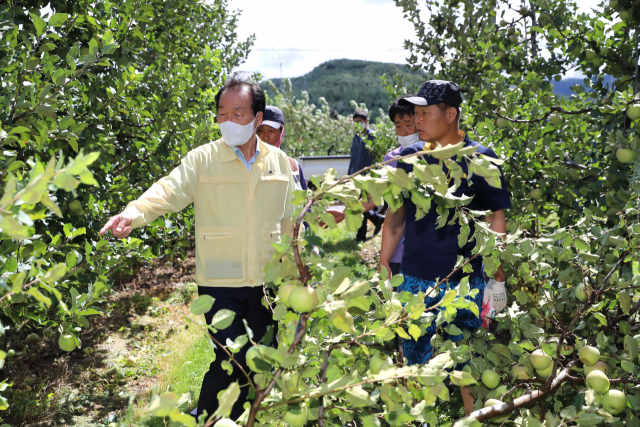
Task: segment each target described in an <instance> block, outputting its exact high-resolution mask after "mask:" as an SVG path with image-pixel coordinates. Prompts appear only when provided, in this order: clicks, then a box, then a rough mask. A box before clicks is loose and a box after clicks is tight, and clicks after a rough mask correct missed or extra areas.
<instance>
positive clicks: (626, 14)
mask: <svg viewBox="0 0 640 427" xmlns="http://www.w3.org/2000/svg"><path fill="white" fill-rule="evenodd" d="M620 19H622V20H623V21H631V20H632V19H633V12H631V11H630V10H623V11H621V12H620Z"/></svg>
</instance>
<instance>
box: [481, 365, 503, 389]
mask: <svg viewBox="0 0 640 427" xmlns="http://www.w3.org/2000/svg"><path fill="white" fill-rule="evenodd" d="M482 384H484V386H485V387H486V388H488V389H490V390H493V389H494V388H496V387H498V385H499V384H500V375H498V373H497V372H496V371H492V370H491V369H486V370H485V371H484V372H483V373H482Z"/></svg>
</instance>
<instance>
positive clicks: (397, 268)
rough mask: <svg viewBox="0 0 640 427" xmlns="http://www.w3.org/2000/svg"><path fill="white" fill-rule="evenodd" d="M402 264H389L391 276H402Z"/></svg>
mask: <svg viewBox="0 0 640 427" xmlns="http://www.w3.org/2000/svg"><path fill="white" fill-rule="evenodd" d="M400 264H401V263H399V262H390V263H389V268H391V274H392V275H394V276H395V275H396V274H400Z"/></svg>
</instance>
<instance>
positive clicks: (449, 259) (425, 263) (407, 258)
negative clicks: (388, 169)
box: [398, 135, 511, 282]
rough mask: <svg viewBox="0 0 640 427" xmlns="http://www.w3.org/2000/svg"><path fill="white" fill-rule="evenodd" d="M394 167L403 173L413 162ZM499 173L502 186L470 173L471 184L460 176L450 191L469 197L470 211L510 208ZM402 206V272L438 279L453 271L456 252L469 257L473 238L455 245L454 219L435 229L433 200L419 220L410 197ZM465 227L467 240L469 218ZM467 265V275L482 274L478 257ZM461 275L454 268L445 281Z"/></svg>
mask: <svg viewBox="0 0 640 427" xmlns="http://www.w3.org/2000/svg"><path fill="white" fill-rule="evenodd" d="M464 142H465V147H468V146H472V145H477V146H478V149H477V150H476V153H478V154H483V155H485V156H488V157H493V158H498V156H496V154H495V153H494V152H493V151H491V150H490V149H488V148H487V147H484V146H483V145H480V144H478V143H477V142H475V141H472V140H470V139H469V137H468V136H466V135H465V138H464ZM424 144H425V143H424V142H419V143H416V144H413V145H410V146H408V147H407V148H405V149H404V150H402V153H401V154H400V155H401V156H406V155H409V154H413V153H416V152H418V151H421V150H422V148H423V147H424ZM423 159H424V160H425V161H426V162H427V163H429V164H438V159H436V158H435V157H433V156H430V155H428V154H427V155H424V156H423ZM458 163H459V164H460V166H461V167H462V169H463V171H464V173H465V174H468V166H467V163H466V161H465V160H464V159H463V160H462V161H461V162H458ZM398 167H399V168H402V169H404V170H405V171H406V172H411V171H412V170H413V165H411V164H408V163H404V162H398ZM443 170H444V172H445V174H446V173H447V172H448V168H447V167H446V166H445V165H443ZM500 172H501V176H500V182H501V184H502V188H495V187H492V186H490V185H489V184H488V183H487V181H486V180H485V179H484V178H483V177H481V176H479V175H475V174H474V175H473V177H472V178H471V185H469V181H468V180H467V179H466V178H462V180H461V181H462V182H461V184H460V187H459V188H458V189H457V190H456V192H455V193H453V194H454V195H455V196H458V197H460V196H462V195H465V196H473V200H472V201H471V202H470V203H469V204H468V205H466V207H467V208H468V209H470V210H481V211H492V212H495V211H499V210H501V209H508V208H510V207H511V201H510V199H509V192H508V191H507V183H506V181H505V179H504V174H502V169H501V170H500ZM465 176H466V175H465ZM404 206H405V213H406V219H405V225H404V254H403V255H402V265H401V267H400V269H401V271H402V273H404V274H408V275H411V276H414V277H418V278H420V279H423V280H435V279H437V278H440V280H442V279H444V278H445V277H447V276H448V275H449V274H450V273H451V272H452V271H453V268H454V266H455V264H456V261H457V259H458V255H462V256H463V257H465V258H471V256H472V255H471V251H472V250H473V248H474V247H475V241H469V242H467V244H466V245H464V246H463V247H462V248H461V247H459V246H458V235H459V234H460V225H459V224H458V223H457V220H456V223H455V224H452V225H448V224H447V225H445V226H444V227H441V228H438V229H436V226H437V225H436V221H437V219H438V212H437V211H436V209H437V207H438V204H437V203H435V202H434V203H432V204H431V209H430V210H429V212H428V213H427V214H426V215H425V216H424V217H423V218H421V219H419V220H416V205H415V203H413V201H411V199H408V200H407V199H405V201H404ZM453 213H454V210H453V209H452V210H450V212H449V220H450V219H451V218H452V216H453ZM469 226H470V228H471V230H470V236H469V239H471V237H472V236H473V233H474V225H473V222H472V221H470V223H469ZM470 265H471V266H472V267H473V273H472V274H471V277H478V276H479V275H484V273H483V272H482V257H478V258H476V259H474V260H473V261H471V263H470ZM463 276H464V274H463V272H462V269H460V270H458V271H456V273H454V274H453V275H452V276H451V277H450V278H449V280H450V281H452V282H457V281H460V280H461V279H462V277H463Z"/></svg>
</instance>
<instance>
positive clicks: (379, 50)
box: [251, 49, 406, 52]
mask: <svg viewBox="0 0 640 427" xmlns="http://www.w3.org/2000/svg"><path fill="white" fill-rule="evenodd" d="M251 50H252V51H262V52H404V51H406V50H405V49H251Z"/></svg>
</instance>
